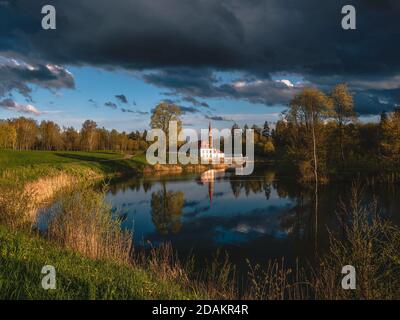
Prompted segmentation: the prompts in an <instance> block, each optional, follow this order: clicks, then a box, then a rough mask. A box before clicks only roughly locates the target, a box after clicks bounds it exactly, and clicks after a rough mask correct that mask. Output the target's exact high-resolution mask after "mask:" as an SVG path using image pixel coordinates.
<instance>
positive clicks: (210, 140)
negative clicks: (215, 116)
mask: <svg viewBox="0 0 400 320" xmlns="http://www.w3.org/2000/svg"><path fill="white" fill-rule="evenodd" d="M208 148H210V149H212V148H213V137H212V129H211V122H210V123H209V125H208Z"/></svg>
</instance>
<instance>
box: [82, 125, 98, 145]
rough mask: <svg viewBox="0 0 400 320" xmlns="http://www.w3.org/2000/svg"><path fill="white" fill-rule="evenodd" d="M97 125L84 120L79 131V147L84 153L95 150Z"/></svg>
mask: <svg viewBox="0 0 400 320" xmlns="http://www.w3.org/2000/svg"><path fill="white" fill-rule="evenodd" d="M96 129H97V123H96V122H94V121H92V120H86V121H85V122H84V123H83V125H82V129H81V145H82V149H83V150H85V151H93V150H96V147H97V130H96Z"/></svg>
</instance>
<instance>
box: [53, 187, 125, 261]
mask: <svg viewBox="0 0 400 320" xmlns="http://www.w3.org/2000/svg"><path fill="white" fill-rule="evenodd" d="M47 237H48V239H49V240H51V241H53V242H56V243H58V244H59V245H61V246H63V247H65V248H67V249H71V250H74V251H77V252H80V253H82V254H84V255H86V256H88V257H90V258H94V259H110V260H114V261H119V262H125V263H127V262H129V261H130V258H131V249H132V234H131V233H129V232H125V231H122V230H121V226H120V221H119V220H118V219H113V217H112V215H111V206H110V205H109V204H108V203H106V202H105V201H104V193H101V192H96V191H94V190H92V189H89V188H85V187H82V188H80V189H78V190H69V191H67V192H65V193H64V194H63V196H62V198H61V199H60V200H59V202H58V203H57V205H56V210H55V214H54V217H53V218H52V219H51V220H50V222H49V225H48V230H47Z"/></svg>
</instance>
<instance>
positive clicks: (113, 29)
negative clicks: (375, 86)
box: [0, 0, 400, 105]
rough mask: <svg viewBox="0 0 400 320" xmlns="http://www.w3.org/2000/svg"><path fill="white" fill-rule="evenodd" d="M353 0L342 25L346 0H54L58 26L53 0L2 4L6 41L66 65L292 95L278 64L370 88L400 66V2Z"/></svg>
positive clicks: (207, 93)
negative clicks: (231, 77) (49, 17)
mask: <svg viewBox="0 0 400 320" xmlns="http://www.w3.org/2000/svg"><path fill="white" fill-rule="evenodd" d="M351 3H352V4H353V5H354V6H355V7H356V9H357V30H355V31H344V30H342V28H341V24H340V23H341V17H342V15H341V8H342V6H343V5H345V4H348V1H344V0H327V1H324V2H323V3H322V2H321V1H317V0H303V1H298V0H265V1H262V0H249V1H239V0H222V1H214V0H191V1H180V0H152V1H148V0H136V1H132V0H119V1H115V2H112V3H110V2H109V1H107V0H85V1H80V0H79V1H78V0H70V1H65V0H63V1H62V0H53V1H52V4H53V5H54V6H55V7H56V8H57V14H58V20H57V30H54V31H51V32H48V31H44V30H42V29H41V28H40V19H41V15H40V14H39V13H40V9H41V6H42V5H44V4H47V1H41V0H14V1H13V2H10V3H9V5H8V6H7V7H4V8H3V9H2V10H1V13H0V21H2V24H3V25H4V28H2V29H1V30H0V51H5V50H8V51H13V52H18V53H20V54H22V55H25V56H29V57H31V58H33V57H40V58H41V59H43V60H44V61H50V62H52V63H54V64H60V65H64V64H73V65H93V66H100V67H106V68H113V67H115V68H126V69H135V70H145V69H151V70H155V72H153V73H146V74H145V75H144V78H145V79H146V81H148V82H149V83H153V84H155V85H158V86H160V87H166V88H168V89H169V90H171V91H172V92H174V93H175V94H179V95H181V96H189V97H193V98H207V97H228V98H232V99H246V100H248V101H250V102H254V103H264V104H267V105H272V104H276V103H285V102H286V101H287V99H288V96H289V95H292V94H293V91H295V90H293V88H286V87H284V86H276V83H275V82H274V81H272V80H271V74H274V73H289V74H290V73H291V74H299V75H301V76H303V77H304V78H305V79H306V80H308V79H311V78H312V79H313V81H310V82H311V84H314V85H319V84H320V81H323V79H324V78H325V77H329V76H335V77H336V78H337V79H338V80H339V81H340V82H342V81H346V82H348V83H349V84H350V85H352V82H351V81H354V82H358V84H359V86H358V87H357V92H361V93H364V90H366V88H364V87H363V86H362V85H361V83H362V80H363V79H364V78H365V77H371V76H374V77H375V79H376V81H375V82H376V83H380V82H382V81H385V80H387V79H389V78H391V77H392V78H393V77H395V76H396V75H399V74H400V59H399V58H398V57H399V56H400V34H399V32H398V28H399V22H398V17H399V15H400V2H399V1H395V0H384V1H373V0H353V1H351ZM100 24H101V27H100V28H99V27H98V26H99V25H100ZM165 70H166V71H165ZM171 70H176V72H177V73H181V75H182V77H179V75H178V74H175V75H172V73H171ZM216 70H217V71H241V72H243V73H244V74H246V75H250V76H253V77H255V78H258V79H261V80H262V81H263V82H264V87H263V88H262V90H263V91H262V90H261V87H262V86H260V85H259V86H258V87H257V88H256V87H255V86H254V84H256V83H255V82H254V83H253V84H252V87H251V86H250V87H249V86H245V87H242V88H241V89H240V90H239V89H238V88H237V87H234V86H233V85H232V84H229V83H225V84H224V83H220V81H219V79H218V78H217V76H216V75H215V72H214V71H216ZM321 79H322V80H321ZM399 87H400V85H399V84H398V83H397V87H396V88H395V89H397V88H399ZM263 92H264V93H263ZM260 94H261V96H260Z"/></svg>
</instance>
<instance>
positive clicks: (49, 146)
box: [0, 117, 148, 152]
mask: <svg viewBox="0 0 400 320" xmlns="http://www.w3.org/2000/svg"><path fill="white" fill-rule="evenodd" d="M146 134H147V132H146V131H144V132H139V131H133V132H131V133H126V132H118V131H117V130H115V129H113V130H111V131H110V130H107V129H105V128H99V127H98V125H97V123H96V122H94V121H92V120H86V121H85V122H84V123H83V124H82V128H81V129H80V130H79V131H78V130H76V129H75V128H73V127H64V128H61V127H60V126H59V125H58V124H56V123H55V122H53V121H41V122H40V123H38V122H37V121H35V120H34V119H30V118H25V117H20V118H15V119H9V120H0V149H14V150H47V151H58V150H66V151H95V150H105V151H116V152H134V151H137V150H146V149H147V146H148V144H147V142H146Z"/></svg>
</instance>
